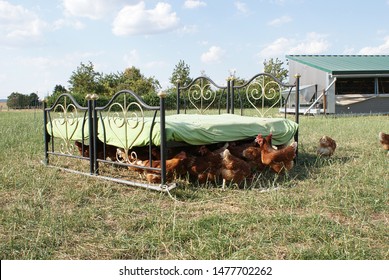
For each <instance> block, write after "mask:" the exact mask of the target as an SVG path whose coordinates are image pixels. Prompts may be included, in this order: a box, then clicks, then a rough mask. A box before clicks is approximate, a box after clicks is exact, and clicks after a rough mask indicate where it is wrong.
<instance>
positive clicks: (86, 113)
mask: <svg viewBox="0 0 389 280" xmlns="http://www.w3.org/2000/svg"><path fill="white" fill-rule="evenodd" d="M89 109H90V108H88V107H83V106H81V105H80V104H78V103H77V101H76V100H75V99H74V97H73V96H71V95H69V94H66V93H65V94H62V95H60V96H59V97H58V98H57V100H56V101H55V102H54V104H53V105H52V106H51V107H49V108H48V107H46V103H44V115H43V118H44V124H45V127H44V142H45V159H44V163H45V164H46V165H49V164H50V163H51V162H50V156H59V157H66V158H77V159H82V160H88V159H89V150H88V147H89V145H87V143H88V142H90V139H89V135H90V134H91V132H92V131H91V129H92V127H91V126H90V125H89V124H90V120H91V116H92V115H91V110H89ZM77 143H78V145H77ZM89 171H90V173H93V167H92V165H90V169H89Z"/></svg>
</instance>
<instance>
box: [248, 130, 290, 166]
mask: <svg viewBox="0 0 389 280" xmlns="http://www.w3.org/2000/svg"><path fill="white" fill-rule="evenodd" d="M272 136H273V135H272V134H271V133H270V134H269V135H268V136H266V137H265V138H263V137H262V135H261V134H259V135H258V136H257V138H256V142H257V143H258V144H259V147H260V149H261V160H262V163H263V164H264V165H269V166H270V168H271V169H272V170H273V171H275V172H276V173H281V172H282V171H285V170H290V169H292V168H293V166H294V162H293V160H294V158H295V157H296V151H297V142H293V143H292V144H291V145H289V146H286V147H285V148H282V149H278V150H277V149H274V148H273V146H272Z"/></svg>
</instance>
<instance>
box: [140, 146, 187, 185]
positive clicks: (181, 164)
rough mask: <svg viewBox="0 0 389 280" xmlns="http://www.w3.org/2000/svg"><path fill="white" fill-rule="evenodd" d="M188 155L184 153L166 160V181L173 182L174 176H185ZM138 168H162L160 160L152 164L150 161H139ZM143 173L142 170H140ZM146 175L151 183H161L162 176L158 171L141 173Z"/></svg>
mask: <svg viewBox="0 0 389 280" xmlns="http://www.w3.org/2000/svg"><path fill="white" fill-rule="evenodd" d="M186 160H187V155H186V153H185V152H184V151H182V152H180V153H178V154H177V155H175V156H174V157H173V158H171V159H168V160H166V180H167V181H171V180H172V179H173V176H174V174H177V175H185V174H186V172H187V170H186V168H185V167H186V164H185V161H186ZM135 164H136V165H138V166H142V167H153V168H161V161H160V160H153V161H152V162H151V164H150V161H149V160H138V161H136V163H135ZM139 171H141V169H139ZM142 172H143V173H144V174H145V176H146V179H147V181H148V182H149V183H161V174H160V172H158V171H153V170H146V169H144V170H143V171H141V173H142Z"/></svg>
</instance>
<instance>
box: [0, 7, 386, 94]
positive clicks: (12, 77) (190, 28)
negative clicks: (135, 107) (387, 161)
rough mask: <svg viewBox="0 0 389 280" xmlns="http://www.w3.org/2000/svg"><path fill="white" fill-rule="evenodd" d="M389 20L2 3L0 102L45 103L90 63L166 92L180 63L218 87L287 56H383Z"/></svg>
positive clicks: (302, 12)
mask: <svg viewBox="0 0 389 280" xmlns="http://www.w3.org/2000/svg"><path fill="white" fill-rule="evenodd" d="M388 14H389V0H375V1H351V0H344V1H340V0H338V1H333V0H327V1H315V0H186V1H185V0H182V1H176V0H159V1H154V0H147V1H146V0H144V1H139V0H35V1H27V0H0V63H1V70H0V98H7V96H9V95H10V94H11V93H12V92H20V93H23V94H30V93H31V92H36V93H38V95H39V96H40V97H45V96H47V95H48V94H51V93H52V91H53V89H54V87H55V85H57V84H61V85H63V86H65V87H68V82H67V81H68V80H69V77H70V76H71V74H72V71H74V70H76V69H77V67H78V66H79V65H80V63H81V62H83V63H87V62H88V61H91V62H92V63H93V64H94V65H95V70H96V71H99V72H102V73H105V74H108V73H116V72H117V71H124V69H125V68H127V67H131V66H135V67H137V68H139V69H140V70H141V72H142V73H143V74H144V75H145V76H146V77H151V76H153V77H155V78H156V79H158V80H159V81H160V83H161V85H162V87H163V88H167V87H170V86H171V85H170V84H169V77H170V76H171V74H172V71H173V69H174V67H175V65H176V64H177V63H178V61H179V60H180V59H183V60H184V61H185V62H186V63H187V64H188V65H189V66H190V69H191V76H192V77H196V76H198V75H200V74H201V73H205V74H206V75H208V76H210V77H211V78H212V79H213V80H215V81H216V82H218V83H220V84H224V83H225V79H226V78H227V77H228V76H229V74H230V71H236V75H237V76H238V77H241V78H250V77H251V76H253V75H254V74H256V73H258V72H261V71H262V70H263V61H264V60H265V59H269V58H280V59H282V60H284V59H285V55H287V54H389V17H388Z"/></svg>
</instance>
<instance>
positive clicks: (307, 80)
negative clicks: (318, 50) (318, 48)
mask: <svg viewBox="0 0 389 280" xmlns="http://www.w3.org/2000/svg"><path fill="white" fill-rule="evenodd" d="M296 74H300V75H301V78H300V85H301V86H304V85H317V95H318V96H319V95H320V94H321V93H322V92H323V90H324V89H326V88H327V86H328V85H329V84H330V83H331V82H332V79H333V78H332V77H329V74H328V73H327V72H325V71H323V70H319V69H316V68H313V67H310V66H308V65H305V64H301V63H299V62H297V61H293V60H289V82H290V83H294V81H295V75H296ZM327 112H328V113H335V85H334V86H332V87H331V89H330V90H329V92H328V94H327Z"/></svg>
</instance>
